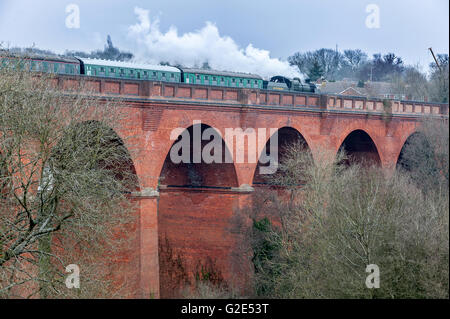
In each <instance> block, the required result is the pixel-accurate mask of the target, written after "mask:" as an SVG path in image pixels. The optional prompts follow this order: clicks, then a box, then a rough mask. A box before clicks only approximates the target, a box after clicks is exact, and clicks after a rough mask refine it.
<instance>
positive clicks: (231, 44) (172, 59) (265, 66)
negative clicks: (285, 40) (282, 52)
mask: <svg viewBox="0 0 450 319" xmlns="http://www.w3.org/2000/svg"><path fill="white" fill-rule="evenodd" d="M134 12H135V14H136V15H137V18H138V20H139V22H138V23H137V24H135V25H132V26H130V27H129V29H128V36H129V37H131V38H132V39H134V40H135V41H137V43H138V45H139V48H140V49H138V52H137V54H136V56H137V59H138V60H141V61H145V62H148V63H159V62H162V61H165V62H169V63H171V64H181V65H183V66H185V67H200V66H202V64H203V63H204V62H208V64H209V66H210V67H211V68H213V69H215V70H220V71H235V72H246V73H255V74H259V75H261V76H262V77H264V78H269V77H271V76H274V75H283V76H287V77H301V78H303V76H301V75H300V73H299V72H298V70H297V69H296V68H295V67H292V66H290V65H289V63H288V62H286V61H281V60H279V59H275V58H271V57H270V52H269V51H267V50H262V49H258V48H255V47H253V45H252V44H249V45H248V46H247V47H246V48H245V49H242V48H240V47H239V46H238V45H237V44H236V42H235V41H234V40H233V39H232V38H230V37H228V36H221V35H220V33H219V30H218V29H217V27H216V26H215V25H214V24H212V23H211V22H206V25H205V26H204V27H203V28H202V29H200V30H197V31H194V32H188V33H184V34H181V35H179V34H178V31H177V29H176V27H175V26H171V27H170V28H169V30H168V31H167V32H165V33H163V32H161V31H160V28H159V19H158V18H156V19H154V20H153V21H151V20H150V12H149V11H148V10H145V9H142V8H139V7H135V8H134Z"/></svg>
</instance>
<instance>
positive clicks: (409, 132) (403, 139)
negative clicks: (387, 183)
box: [395, 127, 421, 165]
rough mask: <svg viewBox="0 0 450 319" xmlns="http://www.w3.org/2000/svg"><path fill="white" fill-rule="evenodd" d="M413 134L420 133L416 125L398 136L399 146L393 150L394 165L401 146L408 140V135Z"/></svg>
mask: <svg viewBox="0 0 450 319" xmlns="http://www.w3.org/2000/svg"><path fill="white" fill-rule="evenodd" d="M414 134H421V133H420V131H419V130H418V129H417V127H414V128H413V129H411V130H408V131H406V132H405V133H404V134H402V135H401V137H400V141H399V143H398V145H399V147H397V150H396V152H395V155H396V156H395V165H397V164H398V161H399V158H400V154H401V152H402V150H403V148H404V147H405V145H406V142H407V141H408V139H409V138H410V137H412V136H413V135H414Z"/></svg>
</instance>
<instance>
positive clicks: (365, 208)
mask: <svg viewBox="0 0 450 319" xmlns="http://www.w3.org/2000/svg"><path fill="white" fill-rule="evenodd" d="M433 127H434V128H435V129H434V133H433V134H435V138H434V139H430V141H433V142H431V143H432V144H431V145H432V146H433V148H434V154H443V155H438V156H437V158H438V160H439V161H441V164H439V165H438V167H440V169H438V172H439V173H440V174H442V175H443V176H442V178H443V180H445V178H448V177H445V176H446V174H447V172H448V150H447V151H446V152H447V153H445V151H444V149H445V148H447V149H448V130H447V132H445V131H442V130H439V128H438V126H437V125H433V124H431V125H430V126H429V129H432V128H433ZM424 132H426V130H425V129H424ZM431 135H432V134H429V133H427V136H431ZM435 141H438V143H435ZM445 141H447V142H445ZM446 143H447V144H446ZM419 147H420V146H419ZM445 154H446V155H445ZM319 155H320V154H319ZM343 156H344V155H342V154H338V156H337V158H336V159H335V161H332V160H330V158H332V157H330V156H327V155H326V154H325V155H320V156H316V158H315V160H313V159H312V157H311V156H310V155H308V154H307V153H305V151H304V149H303V148H301V147H299V145H292V149H291V151H290V152H289V153H288V155H287V156H286V158H285V159H284V161H283V162H282V163H281V170H280V171H279V173H277V174H276V175H275V176H274V177H273V179H274V180H275V181H276V184H277V185H279V186H280V185H281V186H282V185H285V191H284V192H280V190H279V189H278V190H277V191H276V192H269V191H267V190H265V191H263V192H259V195H257V197H256V199H255V201H254V206H253V209H252V210H251V212H250V214H249V216H250V217H251V218H252V219H253V228H252V229H251V230H250V231H249V232H248V235H249V236H250V238H252V246H253V250H254V257H253V264H254V266H255V288H256V294H257V295H258V296H260V297H271V298H448V287H449V278H448V266H449V265H448V238H449V237H448V236H449V233H448V209H449V201H448V198H449V196H448V195H449V193H448V186H447V187H443V186H442V183H441V184H439V185H432V187H433V189H432V190H430V191H429V192H424V191H423V190H422V189H421V188H420V187H417V186H416V185H415V183H414V182H413V181H414V178H415V177H414V172H415V171H414V170H413V171H410V172H405V171H398V172H396V173H395V174H393V175H392V176H386V175H385V174H384V173H383V171H382V170H381V169H380V168H377V167H365V166H360V165H358V164H353V165H351V166H348V167H345V166H342V165H339V164H338V163H340V162H342V159H343ZM425 165H426V164H425ZM293 180H296V181H300V180H302V181H303V183H302V184H303V186H302V187H292V185H293V184H296V183H293ZM447 183H448V182H447ZM297 184H298V183H297ZM447 185H448V184H447ZM286 191H287V192H288V194H290V196H286ZM292 194H293V196H292ZM370 264H376V265H377V266H378V267H379V269H380V274H381V279H380V288H379V289H368V288H367V287H366V285H365V282H366V277H367V275H368V273H366V267H367V266H368V265H370Z"/></svg>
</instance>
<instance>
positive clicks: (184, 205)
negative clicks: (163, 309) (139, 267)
mask: <svg viewBox="0 0 450 319" xmlns="http://www.w3.org/2000/svg"><path fill="white" fill-rule="evenodd" d="M194 129H195V130H197V133H198V132H200V135H201V136H203V134H204V133H205V136H204V137H205V139H206V140H202V141H201V143H199V144H197V145H200V150H201V151H203V150H204V149H205V147H206V149H208V144H209V143H210V142H211V141H213V140H216V141H218V142H219V143H218V145H220V149H221V152H218V153H216V151H218V150H217V149H209V150H210V152H209V154H210V155H212V156H216V157H215V158H216V159H217V161H212V162H210V161H209V160H207V161H205V158H204V157H203V156H199V158H198V159H199V162H196V163H194V152H193V148H194V142H196V143H198V142H199V141H197V140H195V141H194ZM207 130H208V131H207ZM214 131H215V133H214ZM207 133H208V134H207ZM209 133H212V134H213V133H214V134H213V135H214V137H213V136H208V135H209ZM179 134H180V135H179V136H178V139H177V140H175V141H174V142H173V144H172V146H171V147H170V149H169V151H168V153H167V155H166V158H165V161H164V163H163V165H162V169H161V172H160V181H159V194H160V197H159V200H158V217H157V218H158V259H159V278H160V280H159V281H160V297H161V298H180V297H183V294H182V293H183V291H185V289H188V290H189V289H191V288H192V287H193V286H194V285H195V284H196V280H197V279H199V278H200V279H202V276H205V274H206V276H207V280H208V281H212V282H213V283H214V284H221V283H227V282H228V281H229V280H232V279H233V278H232V276H233V273H232V272H231V271H230V269H231V266H230V264H231V261H230V260H231V257H230V255H231V252H232V251H233V250H234V249H235V244H234V243H235V241H236V239H235V237H234V236H235V235H234V234H232V233H230V231H229V227H230V220H231V217H232V215H233V208H234V207H238V205H239V196H240V194H239V193H238V192H237V191H235V190H234V188H235V187H238V186H239V185H238V178H237V174H236V169H235V166H234V163H233V162H232V163H226V162H225V157H226V154H227V153H228V155H229V154H230V153H229V150H228V147H227V145H226V143H225V141H224V139H223V138H222V137H221V136H220V133H219V132H217V131H216V130H215V129H214V128H212V127H211V126H209V125H207V124H204V123H199V124H194V125H191V126H189V127H187V128H186V129H184V130H183V131H182V132H180V133H179ZM183 134H184V136H183ZM183 139H187V140H185V142H187V141H188V143H187V144H189V147H188V148H186V149H183V148H182V147H180V148H178V147H179V146H180V145H182V144H181V143H182V141H183ZM216 145H217V144H216ZM172 149H174V153H173V154H172V156H173V157H177V158H178V160H180V159H181V157H183V152H184V151H189V153H188V154H187V155H186V157H184V158H185V159H187V161H186V162H184V161H180V162H178V163H176V162H174V160H173V159H174V158H172V156H171V152H172ZM178 156H179V157H178ZM178 160H177V161H178ZM203 279H205V278H203Z"/></svg>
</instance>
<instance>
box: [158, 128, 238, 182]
mask: <svg viewBox="0 0 450 319" xmlns="http://www.w3.org/2000/svg"><path fill="white" fill-rule="evenodd" d="M194 128H195V129H199V132H200V134H201V136H203V135H204V133H205V131H206V130H208V132H209V133H214V134H215V135H214V136H211V135H209V134H206V135H208V136H203V137H205V140H203V139H202V140H201V143H199V145H200V152H197V155H194V153H195V149H194ZM186 132H187V133H188V138H189V147H188V148H186V149H182V148H180V149H179V150H177V152H176V153H177V155H180V156H181V155H182V153H183V152H184V151H186V150H187V151H188V152H189V154H188V156H187V158H186V157H185V158H186V159H188V161H187V162H185V161H184V160H183V161H181V162H180V163H174V161H173V159H171V152H172V148H173V147H174V146H175V145H176V144H178V143H181V142H182V139H184V138H185V137H183V133H186ZM183 133H181V134H180V135H179V136H178V138H177V140H176V141H174V142H173V144H172V146H171V148H170V149H169V152H168V154H167V155H166V158H165V160H164V164H163V167H162V169H161V173H160V184H162V185H164V186H166V187H189V188H231V187H238V186H239V185H238V179H237V174H236V169H235V166H234V163H226V160H225V158H226V156H229V154H230V152H229V150H228V147H227V146H226V144H225V141H224V139H223V138H222V137H221V136H220V133H219V132H217V131H216V130H215V129H213V128H212V127H211V126H209V125H207V124H203V123H201V124H195V125H191V126H189V127H188V128H186V129H185V130H184V132H183ZM208 138H209V139H208ZM213 139H214V140H215V139H220V143H221V145H220V149H221V151H220V153H221V154H215V151H216V150H215V149H211V152H208V153H209V154H210V155H212V156H214V155H216V159H217V161H215V160H213V162H211V163H209V162H207V161H205V159H204V156H201V155H204V154H202V150H204V148H205V146H206V145H207V144H209V142H210V141H212V140H213ZM196 142H198V141H196ZM185 155H186V154H185ZM195 156H197V162H194V161H195V159H194V157H195Z"/></svg>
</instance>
